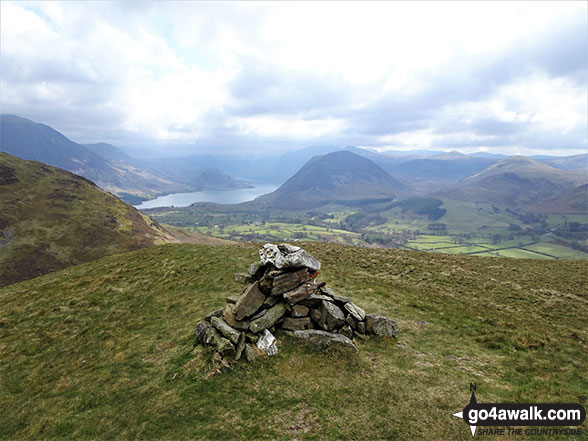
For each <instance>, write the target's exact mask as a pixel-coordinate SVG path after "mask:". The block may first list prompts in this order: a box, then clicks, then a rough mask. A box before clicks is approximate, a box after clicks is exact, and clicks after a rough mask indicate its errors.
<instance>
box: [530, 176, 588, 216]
mask: <svg viewBox="0 0 588 441" xmlns="http://www.w3.org/2000/svg"><path fill="white" fill-rule="evenodd" d="M525 210H526V211H530V212H533V213H562V214H584V215H586V216H588V184H584V185H580V186H579V187H576V188H574V189H572V190H570V191H566V192H564V193H561V194H558V195H557V196H555V197H553V198H551V199H548V200H546V201H543V202H541V203H540V204H537V205H532V206H529V207H526V208H525Z"/></svg>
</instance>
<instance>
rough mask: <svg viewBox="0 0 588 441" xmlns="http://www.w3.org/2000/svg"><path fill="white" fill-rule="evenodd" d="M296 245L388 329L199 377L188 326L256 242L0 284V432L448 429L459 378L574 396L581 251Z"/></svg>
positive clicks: (46, 436)
mask: <svg viewBox="0 0 588 441" xmlns="http://www.w3.org/2000/svg"><path fill="white" fill-rule="evenodd" d="M303 246H304V248H305V249H307V250H308V251H309V252H310V253H311V254H312V255H314V256H315V257H316V258H318V259H319V260H320V261H321V263H322V265H323V266H322V269H321V274H320V276H319V278H320V279H321V280H324V281H326V282H327V283H328V284H329V286H331V287H333V288H334V289H335V290H337V291H338V292H340V293H341V294H343V295H346V296H350V297H352V298H353V299H354V300H355V302H356V303H357V304H359V305H360V306H362V307H363V308H365V309H366V311H368V312H381V313H383V314H385V315H386V316H389V317H392V318H394V319H396V320H397V321H398V326H399V335H398V338H397V339H387V338H369V339H367V340H366V341H365V342H359V341H358V342H357V344H358V347H359V353H358V354H356V355H349V354H343V353H339V352H336V351H335V352H330V351H329V352H326V353H324V352H318V351H313V350H309V349H307V348H305V347H302V346H300V345H299V344H297V343H296V342H294V341H292V340H289V339H288V338H286V337H281V338H280V341H279V343H278V344H279V350H280V351H279V353H278V355H276V356H274V357H269V358H262V359H258V360H256V361H254V362H252V363H250V364H248V363H245V362H242V363H238V364H236V365H234V366H233V367H231V368H230V369H228V370H226V371H225V372H222V373H216V374H215V372H216V368H217V365H215V363H214V361H213V357H212V354H211V353H210V352H209V351H208V350H206V349H204V348H202V347H201V346H196V347H194V342H195V338H194V335H193V332H194V327H195V325H196V323H197V322H198V321H199V320H200V319H201V318H202V317H203V316H204V315H205V314H207V313H208V312H210V311H211V310H213V309H215V308H218V307H220V306H221V305H223V304H224V302H225V297H226V296H228V295H232V294H235V293H239V292H240V291H241V289H242V287H241V286H239V285H238V284H236V283H235V282H234V281H233V273H235V272H238V271H243V270H245V269H246V268H247V267H248V265H249V264H250V263H251V262H252V261H255V260H256V259H257V257H258V254H257V250H258V245H255V244H237V245H233V246H218V247H208V246H194V245H163V246H159V247H151V248H147V249H144V250H141V251H137V252H132V253H127V254H120V255H115V256H110V257H106V258H103V259H101V260H98V261H96V262H92V263H88V264H84V265H79V266H75V267H71V268H68V269H66V270H62V271H59V272H56V273H52V274H48V275H46V276H43V277H40V278H37V279H33V280H29V281H27V282H23V283H19V284H15V285H11V286H8V287H5V288H2V289H0V311H2V312H1V314H0V360H1V362H0V414H1V415H2V419H1V421H0V439H3V440H4V439H5V440H11V441H12V440H15V441H16V440H38V439H43V440H106V439H112V440H128V439H142V440H251V439H255V440H326V441H329V440H342V439H349V440H369V441H372V440H392V439H393V440H401V441H403V440H407V441H408V440H415V439H426V440H448V439H451V440H464V441H465V440H471V439H472V437H471V434H470V431H469V428H468V427H467V426H466V425H465V424H464V423H463V421H462V420H460V419H457V418H455V417H453V416H452V414H453V413H455V412H458V411H460V410H462V409H463V407H464V406H465V405H466V404H467V402H468V401H469V394H470V392H469V384H470V383H476V384H477V397H478V400H479V401H482V402H522V403H534V402H575V400H577V397H578V396H579V395H582V394H585V393H586V391H587V390H588V379H587V378H586V375H585V371H586V365H587V364H588V315H587V314H586V304H587V302H588V291H587V287H588V279H587V275H588V271H587V270H588V267H587V265H588V262H587V261H585V260H567V261H539V260H530V259H522V260H514V259H508V258H501V259H498V258H487V257H486V258H484V257H472V256H459V255H456V256H450V255H444V254H438V253H423V252H412V251H400V250H388V249H368V248H359V247H349V246H341V245H335V244H318V243H307V244H303ZM582 427H583V429H584V430H585V431H586V430H587V429H588V428H587V426H586V423H584V425H583V426H582ZM481 438H482V439H486V438H484V437H481ZM488 439H489V438H488ZM521 439H534V440H540V439H545V440H546V439H549V438H548V437H540V436H535V437H521ZM557 439H558V440H579V439H585V437H583V438H582V437H572V436H570V437H566V436H561V437H558V438H557Z"/></svg>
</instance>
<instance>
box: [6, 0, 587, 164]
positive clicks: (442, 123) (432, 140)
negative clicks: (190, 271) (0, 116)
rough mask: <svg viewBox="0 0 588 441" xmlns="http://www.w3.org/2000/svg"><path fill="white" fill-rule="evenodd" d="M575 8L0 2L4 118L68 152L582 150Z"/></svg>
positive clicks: (578, 14)
mask: <svg viewBox="0 0 588 441" xmlns="http://www.w3.org/2000/svg"><path fill="white" fill-rule="evenodd" d="M587 5H588V3H587V2H584V1H575V2H571V3H566V2H562V1H560V2H554V3H549V2H527V1H526V2H521V3H516V2H487V3H485V2H467V3H466V2H456V3H442V2H432V3H428V2H422V1H421V2H413V3H402V2H375V3H368V2H361V3H352V2H341V3H339V2H327V3H316V2H294V3H286V2H278V3H275V2H274V3H262V2H254V3H245V2H237V3H229V2H210V3H199V2H179V3H171V2H157V3H147V2H129V3H124V2H87V3H84V2H79V3H78V2H60V3H52V2H39V3H34V2H30V3H29V2H9V1H4V0H2V2H1V33H2V35H1V104H2V108H1V111H2V113H14V114H17V115H20V116H24V117H27V118H30V119H33V120H35V121H37V122H42V123H45V124H49V125H51V126H52V127H54V128H55V129H57V130H59V131H61V132H63V133H64V134H66V135H67V136H69V137H70V138H72V139H73V140H75V141H77V142H96V141H105V142H110V143H113V144H115V145H120V146H152V145H160V146H161V145H169V146H170V147H169V149H170V151H173V149H174V146H177V148H178V152H179V151H180V150H179V146H184V150H182V152H184V151H185V146H186V145H188V146H191V147H190V148H192V149H193V151H194V152H195V153H200V152H203V151H208V152H213V153H214V152H220V151H226V150H232V151H235V150H238V151H251V150H255V151H267V152H269V151H276V150H285V149H290V148H301V147H306V146H309V145H314V144H334V145H341V146H345V145H356V146H360V147H371V148H377V149H379V150H383V149H395V150H408V149H433V150H437V149H438V150H459V151H462V152H464V153H467V152H474V151H489V152H501V153H507V154H515V153H521V154H536V153H539V154H562V155H563V154H575V153H582V152H586V151H587V149H588V140H587V138H588V109H587V108H588V90H587V89H588V10H587Z"/></svg>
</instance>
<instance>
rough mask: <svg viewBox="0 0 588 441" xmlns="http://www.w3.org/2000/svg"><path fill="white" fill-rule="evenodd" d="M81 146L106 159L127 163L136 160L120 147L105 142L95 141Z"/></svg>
mask: <svg viewBox="0 0 588 441" xmlns="http://www.w3.org/2000/svg"><path fill="white" fill-rule="evenodd" d="M81 146H82V147H85V148H87V149H88V150H90V151H92V152H94V153H96V154H97V155H98V156H101V157H102V158H104V159H107V160H108V161H122V162H127V163H129V164H131V163H133V162H135V161H136V159H134V158H132V157H130V156H129V155H127V154H126V153H125V152H123V151H122V150H121V149H119V148H117V147H115V146H113V145H110V144H106V143H105V142H97V143H95V144H81Z"/></svg>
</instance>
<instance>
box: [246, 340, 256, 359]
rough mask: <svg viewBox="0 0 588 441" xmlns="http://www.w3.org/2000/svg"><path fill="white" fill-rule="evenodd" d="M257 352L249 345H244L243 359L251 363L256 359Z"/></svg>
mask: <svg viewBox="0 0 588 441" xmlns="http://www.w3.org/2000/svg"><path fill="white" fill-rule="evenodd" d="M257 355H258V354H257V351H256V350H255V348H254V347H253V346H251V345H250V344H247V345H245V358H246V359H247V361H253V360H255V359H256V358H257Z"/></svg>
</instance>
